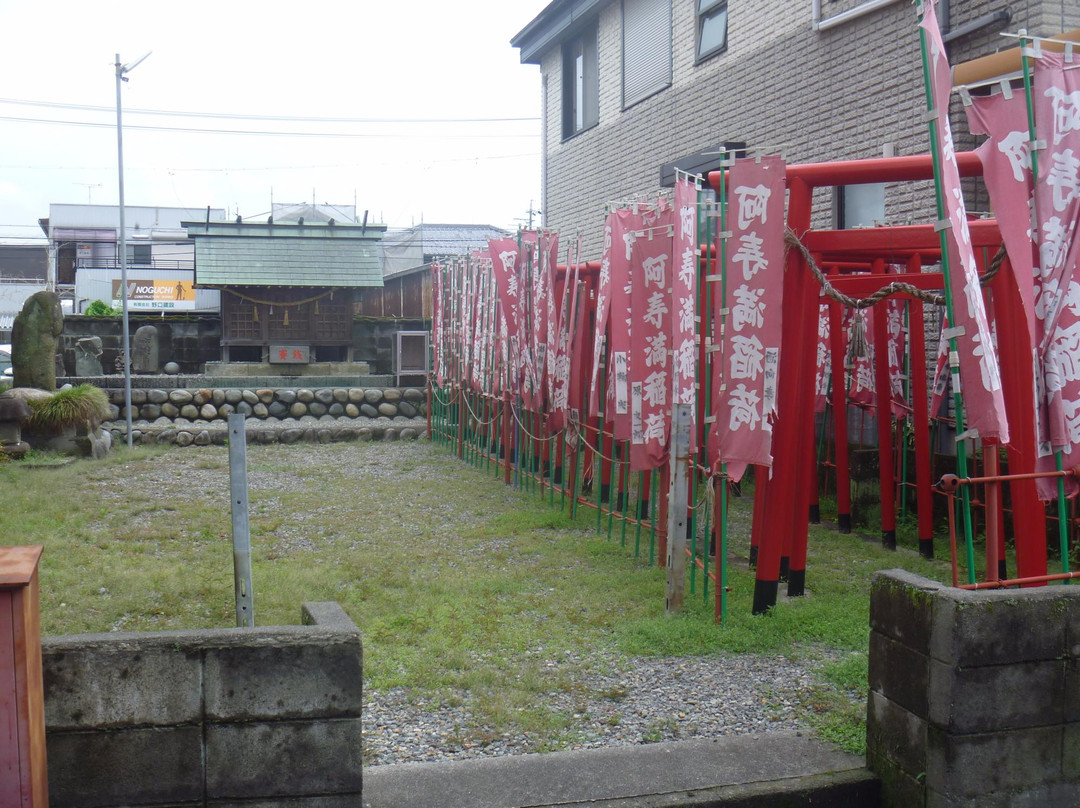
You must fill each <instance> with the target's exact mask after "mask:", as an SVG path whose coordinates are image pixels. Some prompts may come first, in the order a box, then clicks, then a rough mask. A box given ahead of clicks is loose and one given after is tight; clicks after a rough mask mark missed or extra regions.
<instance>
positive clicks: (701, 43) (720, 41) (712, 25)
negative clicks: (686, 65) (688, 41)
mask: <svg viewBox="0 0 1080 808" xmlns="http://www.w3.org/2000/svg"><path fill="white" fill-rule="evenodd" d="M725 50H727V0H697V61H699V62H700V61H702V60H703V59H708V58H709V57H710V56H714V55H715V54H717V53H721V52H723V51H725Z"/></svg>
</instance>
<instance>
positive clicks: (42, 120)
mask: <svg viewBox="0 0 1080 808" xmlns="http://www.w3.org/2000/svg"><path fill="white" fill-rule="evenodd" d="M0 121H12V122H13V123H43V124H60V125H63V126H88V127H91V128H94V129H115V128H116V124H115V123H97V122H95V121H58V120H54V119H49V118H19V117H13V116H7V115H0ZM124 129H125V130H128V129H141V130H143V131H148V132H184V133H186V134H197V135H249V136H266V137H313V138H346V139H355V138H361V139H369V138H383V139H387V138H395V139H397V138H423V137H437V138H439V139H448V138H449V139H454V140H460V139H471V138H526V137H527V138H538V137H540V134H539V133H538V132H537V133H533V134H493V133H485V134H463V135H448V134H442V133H440V134H437V135H436V134H433V133H417V134H404V133H400V132H393V133H383V134H376V133H372V132H270V131H266V130H260V129H203V128H194V127H184V126H149V125H146V124H128V123H126V124H124Z"/></svg>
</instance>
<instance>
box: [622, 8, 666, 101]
mask: <svg viewBox="0 0 1080 808" xmlns="http://www.w3.org/2000/svg"><path fill="white" fill-rule="evenodd" d="M670 84H671V0H623V106H624V107H629V106H631V105H633V104H636V103H637V102H638V101H640V100H642V99H643V98H645V97H647V96H649V95H652V94H653V93H654V92H656V91H657V90H660V89H663V88H664V87H667V86H669V85H670Z"/></svg>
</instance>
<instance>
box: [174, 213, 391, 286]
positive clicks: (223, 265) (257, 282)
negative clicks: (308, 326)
mask: <svg viewBox="0 0 1080 808" xmlns="http://www.w3.org/2000/svg"><path fill="white" fill-rule="evenodd" d="M184 226H185V227H186V228H187V229H188V238H191V239H194V240H195V284H196V286H204V287H205V286H332V287H357V286H382V271H381V266H380V261H379V253H378V244H379V242H380V241H381V240H382V236H383V233H384V232H385V230H386V227H385V225H371V224H369V225H366V226H365V225H358V224H351V223H350V224H337V223H334V224H329V223H324V222H315V223H311V224H308V223H305V224H274V223H272V222H267V223H258V224H256V223H253V222H184Z"/></svg>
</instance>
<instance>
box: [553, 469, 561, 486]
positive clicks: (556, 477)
mask: <svg viewBox="0 0 1080 808" xmlns="http://www.w3.org/2000/svg"><path fill="white" fill-rule="evenodd" d="M562 468H563V467H562V466H556V467H555V474H554V476H553V477H552V478H551V480H552V482H554V483H555V484H556V485H562Z"/></svg>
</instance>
